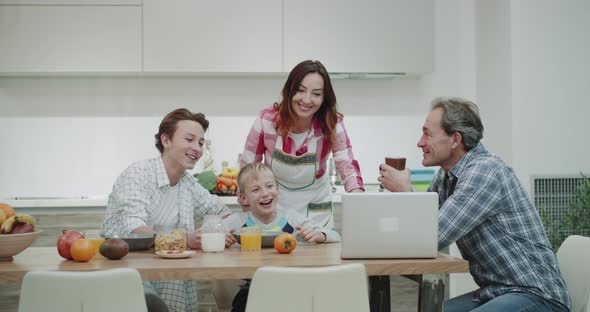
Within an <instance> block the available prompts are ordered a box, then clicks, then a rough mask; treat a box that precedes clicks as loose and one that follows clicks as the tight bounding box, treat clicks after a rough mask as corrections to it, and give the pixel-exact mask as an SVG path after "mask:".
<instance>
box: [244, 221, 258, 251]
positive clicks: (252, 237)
mask: <svg viewBox="0 0 590 312" xmlns="http://www.w3.org/2000/svg"><path fill="white" fill-rule="evenodd" d="M240 248H241V249H242V251H260V249H261V248H262V229H261V228H260V227H258V226H253V227H243V228H241V229H240Z"/></svg>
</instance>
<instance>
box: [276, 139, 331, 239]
mask: <svg viewBox="0 0 590 312" xmlns="http://www.w3.org/2000/svg"><path fill="white" fill-rule="evenodd" d="M321 139H322V138H321V137H315V136H312V137H309V136H308V137H307V138H306V141H307V146H308V150H307V153H305V154H303V155H301V156H295V155H289V154H287V153H285V152H283V149H282V147H283V138H282V137H281V136H280V135H279V137H278V138H277V142H276V144H275V149H274V152H273V155H272V158H271V160H270V168H271V170H272V172H273V173H274V175H275V177H276V179H277V182H278V184H279V190H280V193H279V202H278V205H277V209H278V210H279V211H282V212H283V213H287V214H293V213H294V214H296V215H298V216H301V217H308V218H309V219H310V220H311V222H312V223H313V224H314V225H316V226H321V227H325V228H329V229H332V228H334V218H333V216H332V193H331V188H330V181H329V179H328V175H327V174H324V175H323V176H322V177H321V178H319V179H316V178H315V177H316V174H317V171H318V167H319V164H318V158H319V156H318V155H317V154H316V149H317V143H318V140H321Z"/></svg>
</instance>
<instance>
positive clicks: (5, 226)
mask: <svg viewBox="0 0 590 312" xmlns="http://www.w3.org/2000/svg"><path fill="white" fill-rule="evenodd" d="M15 223H16V216H12V217H10V218H8V219H6V221H4V222H2V226H1V227H0V232H1V233H2V234H8V233H10V232H11V231H12V227H13V226H14V224H15Z"/></svg>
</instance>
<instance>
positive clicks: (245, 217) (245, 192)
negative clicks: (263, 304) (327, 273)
mask: <svg viewBox="0 0 590 312" xmlns="http://www.w3.org/2000/svg"><path fill="white" fill-rule="evenodd" d="M238 189H239V193H238V196H240V200H241V201H246V202H247V203H248V204H249V205H250V211H249V212H247V213H246V212H241V213H234V214H232V215H230V216H229V217H227V218H225V219H224V220H223V223H224V225H225V227H226V231H228V232H230V231H233V232H235V233H239V232H240V229H241V228H242V227H254V226H259V227H261V228H262V231H263V232H287V233H291V234H293V235H295V236H296V237H297V240H301V241H305V242H308V243H326V242H339V241H340V240H341V238H340V235H339V234H338V232H336V231H334V230H332V229H328V228H323V227H319V226H316V225H313V224H312V223H311V221H310V220H309V219H307V218H302V217H298V216H296V215H286V214H284V213H282V212H279V211H278V210H276V207H277V202H278V196H279V187H278V185H277V182H276V181H275V177H274V175H273V173H272V171H271V170H270V168H268V167H267V166H266V165H264V164H262V163H251V164H248V165H246V166H244V167H243V168H242V169H241V170H240V173H239V175H238ZM249 287H250V281H249V280H247V281H245V282H244V283H243V285H242V286H240V287H239V291H238V292H237V294H236V295H235V297H234V299H233V302H232V311H245V310H246V301H247V299H248V290H249ZM213 288H214V289H213V293H214V295H215V297H216V300H217V303H218V308H222V310H223V308H225V302H226V301H229V300H227V299H229V298H231V297H229V298H228V297H227V295H228V293H232V294H233V293H235V291H236V290H237V284H236V283H235V282H233V281H228V282H223V283H214V287H213ZM232 289H233V291H232ZM228 303H229V302H228ZM220 311H221V310H220Z"/></svg>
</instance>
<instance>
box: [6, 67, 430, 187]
mask: <svg viewBox="0 0 590 312" xmlns="http://www.w3.org/2000/svg"><path fill="white" fill-rule="evenodd" d="M282 83H283V79H282V78H187V77H185V78H106V77H102V78H88V77H86V78H84V77H77V78H76V77H68V78H65V77H61V78H57V77H44V78H34V77H31V78H0V116H1V117H0V124H2V125H3V131H2V132H0V140H1V141H2V142H4V144H3V151H5V152H3V153H0V164H1V166H2V168H1V169H2V170H0V198H1V197H16V196H19V197H26V196H65V197H69V196H98V197H101V196H102V197H104V196H106V195H108V193H109V192H110V189H111V186H112V183H113V181H114V180H115V178H116V177H117V175H118V174H119V173H120V172H121V171H122V170H123V169H124V168H126V167H127V166H128V165H129V164H130V163H132V162H133V161H135V160H138V159H144V158H148V157H153V156H157V155H158V154H157V150H156V149H155V148H154V146H153V142H154V138H153V135H154V134H155V133H156V131H157V128H158V124H159V122H160V120H161V118H162V116H164V114H166V113H167V112H169V111H170V110H172V109H174V108H176V107H183V106H184V107H187V108H189V109H191V110H194V111H203V112H205V113H206V115H207V116H208V119H209V120H210V122H211V126H210V130H209V133H208V136H209V137H210V138H211V140H212V142H213V149H214V156H215V158H216V163H217V166H219V163H220V162H221V160H228V161H229V162H230V165H235V164H236V161H237V156H238V153H240V152H242V148H243V142H244V140H245V137H246V134H247V132H248V130H249V128H250V126H251V125H252V122H253V121H254V118H255V115H256V113H257V112H258V111H259V110H260V109H262V108H263V107H265V106H268V105H271V104H272V103H273V101H275V100H276V99H277V98H278V94H279V92H280V89H281V86H282ZM334 86H335V89H336V92H337V95H338V100H339V105H340V110H341V112H343V113H344V115H345V121H346V126H347V128H348V130H349V132H350V137H351V140H352V144H353V148H354V152H355V154H356V156H357V158H358V159H359V161H360V163H361V168H362V169H363V172H364V175H365V179H366V181H367V182H376V177H377V170H376V168H377V166H378V164H379V163H380V162H381V161H382V159H383V157H384V156H386V155H406V156H408V157H409V158H410V159H409V162H408V166H411V167H414V168H415V167H417V166H418V165H419V159H418V156H419V153H418V150H417V149H416V147H415V142H416V141H417V138H418V136H419V130H420V126H421V122H422V118H423V108H422V106H423V105H422V103H423V102H424V99H425V97H424V90H423V89H424V88H423V86H422V81H421V80H420V79H405V80H337V81H334ZM384 134H386V135H384ZM367 138H369V139H367Z"/></svg>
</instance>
